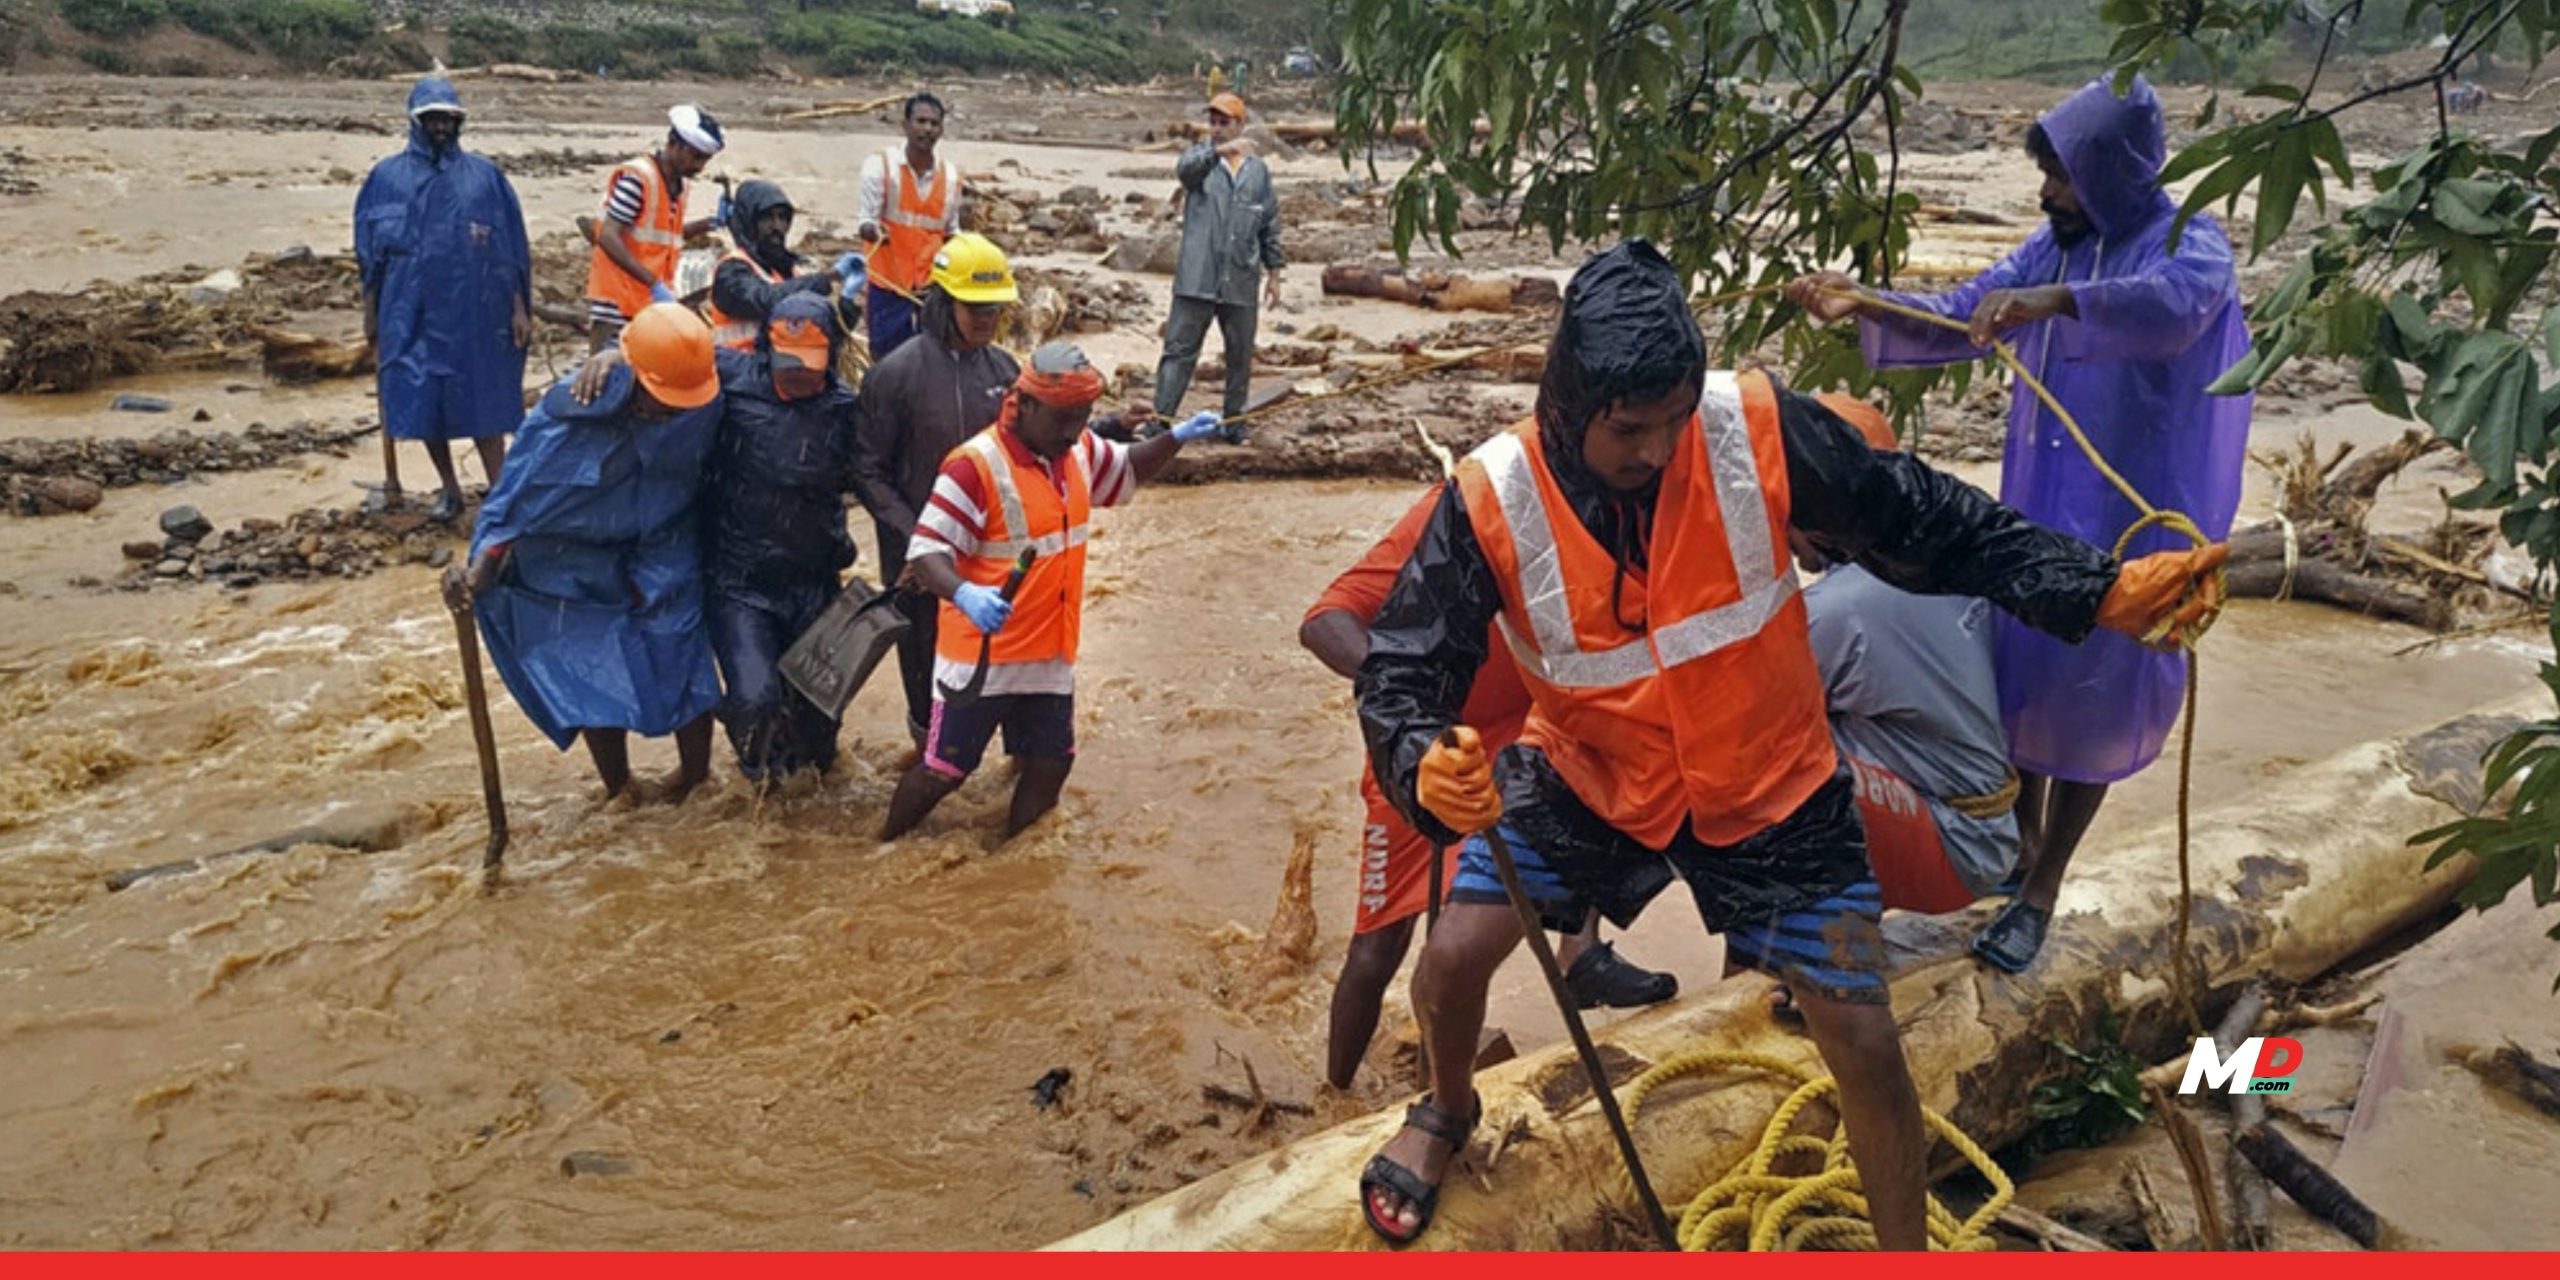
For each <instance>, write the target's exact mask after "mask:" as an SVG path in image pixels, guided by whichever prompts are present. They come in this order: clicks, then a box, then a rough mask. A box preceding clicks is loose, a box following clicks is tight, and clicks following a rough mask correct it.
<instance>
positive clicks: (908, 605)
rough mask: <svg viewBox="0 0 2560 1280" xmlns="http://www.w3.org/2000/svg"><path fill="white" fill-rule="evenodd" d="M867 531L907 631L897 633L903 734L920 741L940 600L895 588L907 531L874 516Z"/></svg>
mask: <svg viewBox="0 0 2560 1280" xmlns="http://www.w3.org/2000/svg"><path fill="white" fill-rule="evenodd" d="M871 532H872V533H873V534H874V535H875V536H877V537H878V538H879V539H880V577H881V580H882V585H883V586H884V587H885V588H886V589H888V590H890V591H892V592H895V593H896V595H897V598H898V612H900V613H903V614H905V615H906V617H907V632H906V634H905V635H903V636H900V637H898V683H899V684H900V685H901V686H903V687H904V688H905V690H906V694H907V736H908V737H910V738H913V739H914V740H915V742H916V743H917V745H919V746H921V745H923V743H924V738H925V730H926V729H927V728H929V727H930V726H931V725H932V724H933V638H934V631H935V628H936V626H937V624H938V623H939V622H940V620H941V610H940V609H939V608H938V606H939V605H940V604H941V603H942V602H941V601H939V600H936V599H935V598H934V597H933V594H932V593H931V592H928V591H921V590H919V591H898V590H897V585H896V584H897V581H898V575H899V574H900V573H902V572H904V571H905V569H906V567H907V535H905V534H903V533H900V532H898V531H897V530H896V529H892V528H890V527H889V526H888V525H886V524H882V523H881V522H879V521H877V520H874V521H872V522H871Z"/></svg>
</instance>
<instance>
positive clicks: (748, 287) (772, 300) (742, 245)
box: [703, 178, 862, 352]
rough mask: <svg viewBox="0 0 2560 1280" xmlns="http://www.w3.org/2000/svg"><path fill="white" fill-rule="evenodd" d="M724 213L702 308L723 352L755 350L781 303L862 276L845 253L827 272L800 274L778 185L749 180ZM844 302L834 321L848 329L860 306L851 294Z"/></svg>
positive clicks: (787, 202)
mask: <svg viewBox="0 0 2560 1280" xmlns="http://www.w3.org/2000/svg"><path fill="white" fill-rule="evenodd" d="M728 209H729V217H728V230H729V251H728V252H727V253H724V254H722V255H720V263H719V265H718V266H716V267H714V268H712V271H711V302H710V305H709V306H706V307H704V308H703V318H704V319H706V320H709V321H710V322H711V336H712V340H713V341H715V342H718V343H719V344H720V347H721V349H722V350H725V351H739V352H747V351H753V350H755V349H756V338H757V336H758V335H759V334H761V333H762V332H763V330H764V322H765V321H766V320H767V319H769V318H771V317H772V315H773V309H774V308H775V307H777V306H780V305H781V304H782V300H783V299H785V298H788V297H790V296H791V295H793V294H795V293H826V292H829V291H831V290H834V289H835V288H836V287H837V285H838V283H839V282H840V281H841V280H842V279H844V275H845V272H847V271H850V272H851V273H852V275H853V278H854V279H859V278H860V277H861V262H862V259H861V258H859V257H856V256H855V255H853V254H850V253H848V254H845V255H844V256H843V257H840V258H838V259H836V264H835V266H834V267H833V268H831V269H828V270H823V271H812V272H807V273H802V272H801V271H800V255H798V254H796V253H793V252H792V251H791V221H792V215H793V210H792V207H791V197H789V196H787V195H784V194H783V193H782V188H781V187H780V186H778V185H776V184H774V183H771V182H767V181H765V180H764V179H762V178H755V179H750V180H749V181H747V182H745V183H742V184H740V186H739V187H738V194H737V198H736V199H735V200H732V201H729V202H728ZM843 303H844V305H842V306H839V307H838V308H837V311H836V319H837V320H838V321H840V322H842V323H843V324H845V325H846V327H847V328H848V329H849V328H850V327H851V326H852V324H853V322H854V321H855V320H856V319H858V318H860V316H861V314H862V312H861V305H860V302H859V301H858V300H857V298H856V296H855V295H853V294H852V293H850V292H848V293H846V294H845V295H844V297H843ZM848 311H849V312H850V314H848Z"/></svg>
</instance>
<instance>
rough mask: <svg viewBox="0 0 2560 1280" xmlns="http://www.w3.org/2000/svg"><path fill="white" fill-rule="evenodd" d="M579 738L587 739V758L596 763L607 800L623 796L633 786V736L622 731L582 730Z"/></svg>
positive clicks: (597, 777)
mask: <svg viewBox="0 0 2560 1280" xmlns="http://www.w3.org/2000/svg"><path fill="white" fill-rule="evenodd" d="M578 736H579V737H581V738H584V739H586V742H587V758H588V759H590V760H593V761H595V764H596V779H597V780H598V781H600V782H602V783H604V794H605V798H606V799H608V800H610V799H612V798H613V797H615V796H618V795H621V794H622V792H623V789H624V788H626V787H628V786H630V785H631V735H630V734H629V733H627V732H624V731H623V730H620V729H581V730H579V731H578Z"/></svg>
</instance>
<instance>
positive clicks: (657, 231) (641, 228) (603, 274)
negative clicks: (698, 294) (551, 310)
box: [587, 156, 684, 319]
mask: <svg viewBox="0 0 2560 1280" xmlns="http://www.w3.org/2000/svg"><path fill="white" fill-rule="evenodd" d="M626 172H627V173H630V174H632V175H634V176H636V177H638V178H639V179H640V221H639V222H638V223H637V224H636V225H633V226H630V227H626V228H624V229H623V234H624V236H625V237H626V238H627V239H628V240H629V241H630V248H631V254H632V256H633V257H635V258H637V259H639V260H640V265H641V266H642V267H643V268H645V269H647V271H648V272H649V274H650V275H652V276H655V277H656V278H657V279H658V281H659V282H660V283H662V284H665V285H667V286H668V287H670V288H673V287H674V285H675V277H676V265H677V263H678V262H679V261H681V260H682V258H683V256H684V205H683V204H682V203H681V202H679V201H676V200H672V199H670V198H669V197H668V193H667V187H666V182H665V180H664V179H663V178H662V177H661V176H660V175H659V173H658V162H657V161H655V160H652V159H650V158H649V157H647V156H639V157H636V158H634V159H630V160H625V161H623V162H622V163H621V164H618V165H615V166H614V173H616V174H621V173H626ZM612 203H613V179H612V178H611V177H608V178H606V180H605V195H604V200H603V202H602V203H600V204H598V205H597V206H596V218H597V226H596V242H595V247H594V249H593V250H592V251H590V252H589V253H588V255H587V296H588V297H589V298H592V299H595V300H597V301H600V302H608V303H611V304H613V306H614V308H615V309H616V310H619V311H620V312H621V313H622V315H623V318H624V319H629V318H630V317H632V316H636V315H638V314H640V310H641V308H643V307H646V306H648V305H649V286H648V285H646V284H643V283H641V282H640V281H638V280H635V279H633V278H632V276H631V273H630V272H628V271H625V270H623V269H622V266H621V264H619V263H617V262H615V261H614V260H613V259H612V258H611V257H610V256H608V255H607V254H606V253H605V251H604V237H605V234H606V227H605V224H606V223H607V222H608V221H610V216H611V215H610V214H608V213H607V212H606V210H607V209H609V208H610V207H611V205H612Z"/></svg>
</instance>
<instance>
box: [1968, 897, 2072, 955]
mask: <svg viewBox="0 0 2560 1280" xmlns="http://www.w3.org/2000/svg"><path fill="white" fill-rule="evenodd" d="M2052 924H2053V913H2052V912H2051V911H2048V910H2046V909H2044V908H2043V907H2031V906H2028V905H2027V904H2026V903H2025V902H2022V901H2019V900H2017V899H2014V898H2013V899H2011V900H2010V902H2009V905H2008V906H2006V907H2003V908H2001V909H2000V914H1999V915H1997V916H1995V917H1993V918H1992V921H1991V923H1990V925H1989V926H1987V927H1985V928H1984V929H1983V931H1982V932H1981V933H1978V934H1975V935H1974V939H1973V954H1975V955H1976V956H1979V957H1981V959H1982V962H1983V963H1984V964H1987V965H1990V966H1991V967H1992V968H1994V969H1998V970H1999V971H2001V972H2002V973H2025V972H2026V971H2027V968H2028V966H2030V965H2033V964H2034V963H2035V962H2036V953H2037V952H2039V951H2042V950H2044V935H2045V930H2046V929H2047V928H2048V927H2050V926H2051V925H2052Z"/></svg>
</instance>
